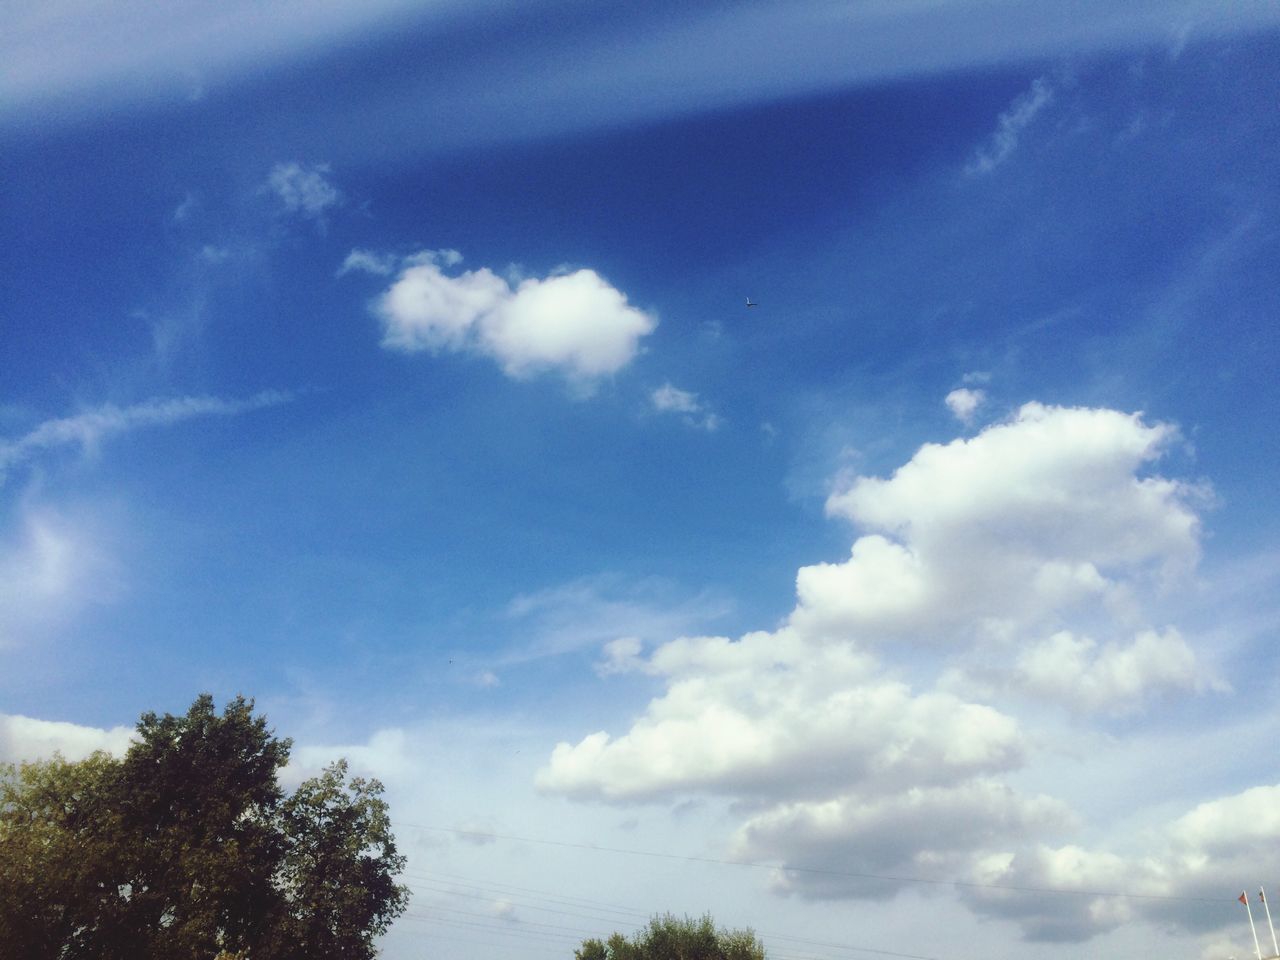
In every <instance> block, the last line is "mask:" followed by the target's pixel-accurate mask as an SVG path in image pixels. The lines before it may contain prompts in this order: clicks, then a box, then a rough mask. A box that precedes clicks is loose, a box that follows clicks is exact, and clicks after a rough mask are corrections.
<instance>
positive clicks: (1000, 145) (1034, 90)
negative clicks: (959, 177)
mask: <svg viewBox="0 0 1280 960" xmlns="http://www.w3.org/2000/svg"><path fill="white" fill-rule="evenodd" d="M1052 101H1053V88H1052V87H1050V86H1049V84H1048V82H1047V81H1046V80H1045V78H1044V77H1038V78H1036V79H1035V80H1034V81H1033V82H1032V84H1031V87H1030V89H1028V90H1027V91H1026V92H1025V93H1023V94H1021V95H1020V96H1019V97H1018V98H1017V99H1016V100H1014V101H1013V103H1012V104H1011V105H1010V106H1009V109H1008V110H1006V111H1005V112H1004V113H1002V114H1000V118H999V120H997V121H996V132H995V133H994V134H992V135H991V139H990V140H989V141H988V142H987V143H985V144H983V145H982V146H981V147H979V148H978V150H977V151H976V152H975V153H974V155H973V159H972V160H970V161H969V163H968V164H967V165H966V166H965V168H964V172H965V173H967V174H968V175H970V176H980V175H982V174H986V173H990V172H991V171H992V170H994V169H995V168H996V167H998V166H1000V164H1002V163H1004V162H1005V161H1006V160H1008V159H1009V157H1010V156H1012V155H1013V151H1014V150H1016V149H1017V148H1018V139H1019V138H1020V137H1021V136H1022V131H1023V130H1025V129H1026V128H1027V127H1028V126H1029V125H1030V124H1031V122H1032V121H1033V120H1034V119H1035V118H1036V116H1037V115H1038V114H1039V113H1040V112H1041V111H1042V110H1043V109H1044V108H1045V107H1047V106H1048V105H1049V104H1050V103H1051V102H1052Z"/></svg>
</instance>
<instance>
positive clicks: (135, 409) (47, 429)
mask: <svg viewBox="0 0 1280 960" xmlns="http://www.w3.org/2000/svg"><path fill="white" fill-rule="evenodd" d="M289 399H291V398H290V396H289V394H287V393H281V392H279V391H275V390H269V391H264V392H263V393H259V394H257V395H256V396H253V397H249V398H248V399H245V400H224V399H220V398H218V397H176V398H172V399H167V400H161V399H154V400H147V401H144V402H142V403H136V404H133V405H132V406H128V407H118V406H116V405H115V404H110V403H108V404H104V405H103V406H101V407H97V408H95V409H93V410H86V411H84V412H82V413H78V414H75V415H74V416H70V417H60V418H58V419H55V420H46V421H45V422H43V423H41V424H39V425H38V426H36V427H35V428H34V429H32V430H31V431H29V432H28V433H27V434H25V435H24V436H21V437H19V438H17V439H16V440H0V483H3V481H4V476H5V473H6V472H7V471H8V470H9V469H11V468H12V467H14V466H16V465H17V464H20V463H22V462H24V461H26V460H29V459H31V458H32V457H33V456H35V455H36V454H37V453H39V452H41V451H44V450H50V449H54V448H57V447H62V446H79V447H80V448H81V449H82V450H83V451H85V452H86V453H93V452H95V451H96V450H97V448H98V447H99V445H100V444H101V443H102V442H103V441H104V440H106V439H107V438H109V437H113V436H116V435H118V434H121V433H125V432H128V431H129V430H133V429H136V428H138V427H147V426H168V425H170V424H174V423H180V422H181V421H184V420H190V419H193V418H195V417H207V416H233V415H235V414H240V413H247V412H249V411H252V410H260V409H262V408H264V407H271V406H275V405H277V404H280V403H285V402H287V401H288V400H289Z"/></svg>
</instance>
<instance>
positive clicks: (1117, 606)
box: [536, 397, 1280, 940]
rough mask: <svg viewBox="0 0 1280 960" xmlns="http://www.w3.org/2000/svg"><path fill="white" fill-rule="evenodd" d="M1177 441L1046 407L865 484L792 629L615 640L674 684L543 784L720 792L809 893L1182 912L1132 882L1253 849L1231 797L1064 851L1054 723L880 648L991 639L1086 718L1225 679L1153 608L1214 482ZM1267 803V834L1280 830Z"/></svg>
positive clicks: (556, 755) (1037, 933)
mask: <svg viewBox="0 0 1280 960" xmlns="http://www.w3.org/2000/svg"><path fill="white" fill-rule="evenodd" d="M675 399H677V400H678V399H679V398H678V397H677V398H675ZM1177 435H1178V434H1177V431H1176V430H1175V429H1174V428H1173V427H1171V426H1169V425H1166V424H1159V423H1156V424H1150V423H1147V422H1145V421H1144V419H1143V418H1142V416H1141V415H1138V414H1124V413H1120V412H1117V411H1112V410H1102V409H1080V408H1059V407H1047V406H1043V405H1040V404H1027V405H1026V406H1024V407H1023V408H1022V409H1021V410H1019V411H1018V412H1017V413H1016V414H1015V415H1014V416H1013V417H1012V418H1011V419H1009V420H1008V421H1006V422H1003V423H999V424H995V425H991V426H988V427H986V428H984V429H983V430H982V431H981V432H979V433H978V434H977V435H976V436H974V437H971V438H968V439H958V440H955V441H953V442H951V443H948V444H928V445H925V446H923V447H921V448H920V449H919V450H918V451H917V452H916V454H915V455H914V456H913V457H912V458H911V459H910V460H909V461H908V462H907V463H905V464H904V465H903V466H902V467H900V468H899V469H898V470H897V471H895V472H894V473H893V474H892V476H890V477H888V478H880V477H871V476H861V477H853V478H851V479H849V480H848V481H847V482H845V483H844V484H843V485H842V486H841V487H840V488H839V489H838V490H837V491H836V492H835V493H834V494H833V495H832V496H831V497H830V500H829V502H828V511H829V513H830V514H832V515H833V516H840V517H844V518H846V519H848V520H851V521H852V522H853V523H854V524H855V525H857V527H858V528H859V531H860V535H858V536H857V537H856V539H855V540H854V543H853V545H852V549H851V552H850V557H849V559H848V560H847V561H844V562H843V563H834V564H815V565H812V566H808V567H804V568H802V569H801V570H800V571H799V572H798V575H797V582H796V594H797V602H796V606H795V609H794V610H793V611H792V613H791V614H790V616H789V617H788V618H787V619H786V620H785V621H784V624H783V626H781V627H780V628H778V629H776V630H772V631H760V632H755V633H748V634H745V635H744V636H742V637H741V638H740V639H737V640H732V639H729V638H726V637H705V636H694V637H681V638H679V639H676V640H670V641H667V642H665V643H659V644H658V645H657V646H652V641H651V643H650V645H649V646H648V649H650V650H651V652H650V653H649V654H648V655H647V656H644V655H643V651H644V650H645V649H646V647H645V646H642V645H641V644H639V643H637V642H634V641H632V640H630V639H626V638H625V637H624V638H623V639H615V640H614V641H613V642H612V643H610V644H609V645H608V646H607V647H606V648H605V658H604V660H603V661H602V662H601V663H600V664H598V665H597V670H598V672H599V673H600V674H601V675H604V676H607V675H609V674H612V673H618V672H624V671H630V672H637V673H641V674H647V675H649V676H651V677H653V678H655V680H656V681H657V682H659V683H661V684H662V688H661V692H659V693H658V694H657V695H656V696H655V697H654V698H653V699H652V700H651V701H650V702H649V704H648V705H647V707H646V708H645V710H644V711H643V712H642V713H641V714H640V715H639V716H638V717H637V718H636V719H634V720H633V721H632V723H631V724H630V726H629V728H628V729H626V730H624V731H623V732H622V733H620V734H614V733H611V732H609V731H606V730H599V731H596V732H594V733H591V734H589V735H587V736H584V737H581V738H580V739H578V740H577V741H576V742H561V743H558V744H557V745H556V747H555V748H554V750H553V751H552V753H551V755H550V758H549V759H548V761H547V763H546V764H545V765H544V766H543V768H542V769H541V770H540V771H539V773H538V775H537V779H536V784H537V786H538V787H539V788H540V789H541V790H543V791H546V792H551V793H556V794H561V795H566V796H569V797H572V798H577V799H583V800H596V801H606V802H610V803H626V802H654V801H665V802H675V801H678V800H681V799H685V798H690V797H699V796H702V797H719V798H723V800H725V801H727V807H726V808H725V809H726V812H727V815H728V816H730V817H734V816H736V817H737V818H738V819H739V825H738V829H737V831H736V833H735V835H734V839H733V841H732V850H733V854H734V856H738V857H746V858H749V859H752V860H765V861H770V862H775V863H777V864H779V872H778V873H777V875H776V888H777V889H779V890H780V891H783V892H793V893H796V894H798V895H800V896H803V897H812V898H827V897H857V898H872V899H875V898H883V897H886V896H889V895H892V894H893V893H894V892H896V891H897V890H899V889H901V888H902V887H904V886H906V885H907V878H921V879H924V880H930V879H932V880H934V881H941V882H945V881H946V880H948V879H952V880H957V881H960V882H961V883H962V884H975V885H977V886H962V887H961V889H962V890H963V891H964V892H963V899H964V902H965V903H966V904H967V905H968V906H969V907H970V908H971V909H972V910H973V911H974V912H976V913H978V914H980V915H984V916H1001V917H1005V918H1007V919H1009V920H1011V921H1013V922H1015V923H1017V924H1019V925H1020V928H1021V929H1022V931H1023V933H1024V934H1025V935H1026V936H1027V937H1029V938H1033V939H1045V940H1078V939H1086V938H1088V937H1090V936H1094V935H1096V934H1098V933H1101V932H1104V931H1107V930H1111V929H1114V928H1115V927H1117V926H1118V925H1120V924H1122V923H1124V922H1126V921H1127V920H1128V919H1131V918H1134V917H1139V918H1147V919H1153V920H1154V919H1158V918H1160V917H1162V916H1163V914H1161V913H1160V912H1159V911H1160V909H1162V907H1161V906H1160V905H1161V904H1164V903H1165V901H1151V904H1147V905H1144V904H1145V901H1144V902H1141V903H1138V902H1135V901H1132V899H1126V898H1125V897H1122V896H1118V895H1117V894H1119V893H1125V892H1131V893H1140V894H1145V895H1150V896H1163V895H1169V894H1171V893H1172V894H1177V895H1182V894H1186V893H1187V891H1189V890H1192V888H1193V887H1194V885H1195V883H1193V882H1192V881H1191V880H1189V881H1187V882H1186V883H1183V882H1182V881H1177V880H1176V879H1173V878H1175V876H1176V874H1177V870H1178V869H1189V868H1187V864H1194V863H1196V862H1198V861H1197V859H1196V858H1197V857H1201V858H1207V857H1212V856H1217V852H1215V848H1214V847H1213V843H1214V842H1217V843H1218V844H1219V846H1220V848H1221V850H1222V851H1225V850H1226V849H1227V847H1228V846H1229V842H1236V841H1237V840H1239V838H1238V837H1236V836H1235V835H1232V836H1230V837H1228V836H1227V835H1226V834H1225V833H1224V832H1222V830H1221V827H1220V824H1221V823H1223V822H1225V821H1226V820H1228V819H1230V818H1231V817H1232V816H1233V815H1235V814H1236V812H1237V811H1235V810H1234V808H1231V809H1228V807H1229V806H1230V805H1227V806H1224V807H1222V808H1221V809H1220V808H1219V807H1210V808H1208V811H1207V812H1200V813H1197V814H1195V816H1192V815H1188V818H1185V819H1184V820H1183V821H1179V823H1178V825H1176V826H1175V827H1173V828H1171V829H1168V830H1166V831H1165V832H1164V833H1157V834H1156V835H1155V836H1154V839H1153V840H1152V841H1151V848H1152V850H1153V852H1152V853H1150V854H1149V855H1144V856H1130V855H1127V854H1125V853H1121V852H1113V851H1110V850H1107V849H1105V848H1101V847H1100V848H1099V849H1095V850H1089V849H1086V848H1084V847H1083V846H1078V845H1073V844H1072V843H1070V842H1064V841H1069V840H1072V839H1075V837H1074V836H1073V835H1074V834H1077V833H1080V832H1082V831H1083V824H1082V821H1081V820H1080V818H1079V816H1078V814H1077V813H1075V812H1074V811H1073V809H1072V808H1071V806H1070V805H1069V804H1068V803H1067V802H1066V801H1064V800H1062V799H1060V798H1055V797H1054V796H1051V795H1049V794H1046V793H1043V792H1041V791H1036V790H1035V789H1023V788H1021V787H1019V786H1017V785H1016V784H1018V783H1025V784H1028V785H1029V784H1033V783H1035V777H1036V776H1042V775H1043V774H1042V772H1041V771H1042V768H1040V767H1037V766H1036V764H1037V763H1038V762H1039V751H1041V750H1043V749H1045V748H1046V747H1047V746H1048V745H1049V744H1050V743H1051V742H1052V741H1051V739H1050V738H1047V737H1046V736H1045V735H1044V731H1042V730H1036V729H1031V728H1024V721H1021V720H1020V719H1019V718H1017V717H1015V716H1013V715H1011V714H1010V713H1007V712H1004V711H1003V710H1001V709H997V708H996V707H994V706H991V705H988V704H987V703H985V702H981V701H980V700H977V699H966V698H965V697H964V696H962V695H960V694H959V693H958V692H956V691H955V690H951V691H948V690H947V689H944V688H943V687H942V686H941V685H940V683H935V684H934V685H933V686H932V687H931V686H930V685H929V682H928V675H927V673H923V672H922V673H920V674H913V675H916V676H918V678H919V679H918V682H917V684H916V685H914V686H913V685H908V684H907V683H906V682H904V680H903V679H902V678H901V677H900V676H899V675H898V673H897V671H896V670H895V669H893V668H892V667H891V666H890V665H889V664H886V663H884V662H882V661H881V660H880V659H879V657H880V656H886V655H898V654H899V653H900V652H902V651H904V650H905V649H906V646H905V645H906V644H910V643H923V644H928V645H931V646H932V647H933V649H935V650H940V651H943V652H944V653H953V654H954V655H956V656H962V655H965V654H970V653H975V652H978V651H982V652H984V653H985V654H986V655H987V656H989V657H994V658H995V660H996V662H997V663H998V664H1000V669H1001V670H1003V676H1004V678H1005V682H1006V683H1007V684H1008V685H1009V686H1010V687H1013V688H1016V689H1018V690H1020V691H1021V692H1023V693H1025V694H1030V695H1031V696H1032V697H1034V698H1035V701H1036V702H1037V703H1038V702H1040V701H1055V700H1056V701H1060V702H1063V703H1065V704H1067V705H1068V706H1069V707H1070V709H1072V710H1073V711H1074V714H1075V716H1074V719H1075V720H1076V721H1077V722H1084V721H1086V720H1087V719H1088V718H1089V716H1090V715H1091V714H1097V713H1102V714H1112V713H1124V712H1128V711H1133V710H1135V709H1137V708H1138V707H1139V706H1140V705H1141V704H1143V703H1144V702H1145V701H1146V699H1147V698H1149V697H1151V696H1153V695H1156V694H1162V695H1174V694H1185V693H1188V692H1193V691H1197V690H1201V689H1204V688H1206V687H1208V686H1211V685H1212V681H1211V680H1210V679H1208V677H1209V674H1208V672H1207V671H1206V670H1205V669H1204V667H1203V666H1202V664H1201V663H1200V662H1199V660H1198V658H1197V656H1196V655H1195V653H1194V651H1193V650H1192V649H1191V646H1190V644H1188V643H1187V641H1186V640H1184V639H1183V637H1182V635H1181V634H1180V633H1179V631H1178V630H1177V629H1176V628H1174V627H1161V628H1160V629H1155V628H1152V627H1150V626H1148V625H1145V624H1144V623H1143V620H1144V610H1145V608H1146V605H1147V604H1148V603H1150V602H1151V601H1153V600H1154V599H1156V598H1158V597H1160V596H1161V591H1162V590H1163V589H1165V586H1166V584H1169V583H1174V582H1178V578H1180V577H1185V576H1186V575H1187V574H1188V573H1189V572H1190V571H1191V569H1192V568H1193V567H1194V565H1195V563H1196V561H1197V558H1198V554H1199V543H1198V538H1199V519H1198V516H1197V514H1196V512H1195V509H1194V507H1195V505H1196V504H1197V503H1199V502H1201V497H1202V494H1203V491H1202V490H1201V489H1200V488H1199V487H1197V486H1195V485H1190V484H1184V483H1182V482H1179V481H1176V480H1172V479H1168V478H1165V477H1161V476H1158V475H1153V474H1151V473H1150V467H1151V465H1152V464H1153V463H1154V462H1155V461H1156V460H1158V459H1159V458H1160V457H1161V456H1162V455H1163V452H1164V451H1165V449H1166V448H1167V447H1168V446H1169V444H1170V443H1171V442H1173V441H1174V440H1175V439H1176V437H1177ZM1086 625H1087V626H1088V627H1089V629H1086ZM1095 628H1096V629H1095ZM1104 628H1105V630H1106V632H1105V633H1104V634H1099V633H1098V630H1101V629H1104ZM1092 635H1105V636H1108V637H1124V638H1131V639H1126V640H1123V641H1109V642H1103V643H1098V642H1094V641H1093V640H1091V639H1088V638H1089V637H1090V636H1092ZM1046 637H1047V638H1048V639H1044V638H1046ZM1036 638H1040V639H1036ZM912 663H913V666H914V667H915V668H916V669H917V670H919V669H921V667H922V666H923V665H922V664H920V663H917V662H915V661H912ZM944 666H945V663H944V664H940V665H939V673H938V678H939V681H941V680H943V679H945V677H946V671H945V669H942V668H943V667H944ZM975 689H976V688H975ZM1032 716H1033V717H1035V718H1036V719H1037V720H1038V719H1039V717H1040V716H1041V715H1040V714H1035V713H1033V714H1032ZM1246 800H1247V802H1248V803H1250V804H1260V803H1263V802H1265V798H1263V799H1255V798H1253V797H1247V798H1246ZM1242 802H1245V801H1242ZM1240 813H1241V815H1244V811H1240ZM1271 819H1273V818H1271V817H1270V815H1269V814H1268V815H1266V817H1263V818H1262V822H1261V825H1260V826H1258V827H1256V829H1255V831H1254V833H1253V834H1251V835H1250V836H1252V837H1253V839H1254V841H1255V842H1262V840H1263V838H1264V837H1267V836H1270V835H1271V832H1272V830H1273V829H1280V827H1273V825H1272V824H1271V823H1270V820H1271ZM1202 825H1203V826H1202ZM1210 837H1214V838H1217V839H1216V840H1214V841H1211V840H1210V839H1208V838H1210ZM1232 849H1234V848H1232ZM1277 849H1280V847H1277ZM792 867H794V868H796V869H794V870H792V869H788V868H792ZM1198 869H1199V868H1196V870H1198ZM1214 869H1215V870H1216V869H1217V868H1214ZM1196 870H1192V872H1191V874H1189V876H1192V877H1193V880H1194V881H1195V882H1207V877H1208V873H1200V874H1197V873H1196ZM824 871H825V872H824ZM1210 872H1212V871H1210ZM852 874H861V876H852ZM1215 876H1216V874H1215ZM893 878H897V879H896V880H895V879H893ZM983 884H986V885H987V886H982V885H983ZM1037 888H1052V889H1062V890H1065V891H1067V893H1066V894H1065V895H1057V894H1055V895H1053V896H1051V897H1048V899H1047V900H1046V895H1045V894H1043V893H1039V892H1037ZM1064 900H1065V901H1068V902H1067V903H1066V905H1065V906H1064V905H1063V901H1064ZM1152 904H1154V905H1152ZM1177 906H1179V907H1186V903H1184V902H1182V901H1179V902H1178V903H1177ZM1180 922H1182V923H1184V924H1185V925H1188V926H1189V927H1196V925H1197V924H1199V925H1200V926H1199V927H1198V928H1201V929H1204V928H1208V926H1211V925H1212V924H1211V923H1208V922H1207V921H1205V920H1204V919H1203V918H1199V919H1193V918H1187V919H1185V920H1183V921H1180Z"/></svg>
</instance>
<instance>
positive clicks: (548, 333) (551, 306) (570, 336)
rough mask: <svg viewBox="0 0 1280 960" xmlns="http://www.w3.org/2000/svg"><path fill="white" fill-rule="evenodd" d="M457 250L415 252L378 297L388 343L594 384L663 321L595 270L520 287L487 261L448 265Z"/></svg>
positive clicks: (511, 371)
mask: <svg viewBox="0 0 1280 960" xmlns="http://www.w3.org/2000/svg"><path fill="white" fill-rule="evenodd" d="M452 253H453V252H452V251H445V252H444V254H441V253H436V252H428V253H424V254H419V255H417V256H415V257H411V258H409V259H408V260H407V261H405V263H404V265H403V266H402V268H401V269H400V272H399V275H398V276H397V277H396V279H395V281H394V282H393V283H392V284H391V286H390V287H389V288H388V289H387V290H386V291H385V292H383V294H382V295H381V296H380V297H379V298H378V300H377V302H376V304H375V311H376V313H377V314H378V316H379V318H380V319H381V320H382V323H383V339H382V345H383V346H384V347H386V348H387V349H389V350H397V351H401V352H405V353H414V352H419V351H430V352H432V353H439V352H442V351H453V352H470V353H478V354H482V355H485V356H488V357H492V358H493V359H494V360H496V361H497V362H498V364H499V365H500V366H501V367H502V369H503V371H504V372H505V373H506V374H507V375H508V376H510V377H514V378H518V379H523V378H527V377H530V376H533V375H534V374H537V373H540V372H543V371H548V370H552V371H557V372H560V373H562V374H564V375H565V376H566V377H568V378H569V379H571V380H574V381H576V382H579V383H590V382H592V381H595V380H597V379H599V378H600V377H604V376H608V375H609V374H613V373H616V372H617V371H619V370H621V369H622V368H623V367H625V366H626V365H627V364H628V363H630V362H631V360H632V359H633V358H634V357H635V356H636V354H637V352H638V351H639V349H640V341H641V338H643V337H645V336H647V335H648V334H650V333H652V332H653V330H654V328H655V327H656V326H657V321H656V320H655V319H654V318H653V317H652V316H650V315H649V314H647V313H645V312H644V311H642V310H639V309H637V308H635V307H633V306H631V305H630V304H629V303H628V302H627V298H626V296H625V295H624V294H623V293H622V292H621V291H619V290H617V289H616V288H614V287H613V286H611V285H610V284H609V283H608V282H607V281H606V280H605V279H604V278H603V277H601V276H600V275H599V274H598V273H596V272H595V271H594V270H588V269H581V270H576V271H574V272H572V273H562V274H553V275H551V276H549V277H546V278H543V279H538V278H528V279H524V280H521V281H519V282H517V283H515V284H514V285H513V284H512V283H511V282H509V281H508V280H506V279H504V278H503V277H500V276H498V275H497V274H496V273H494V272H493V271H492V270H489V269H488V268H487V267H481V268H480V269H478V270H464V271H462V272H460V273H450V272H446V271H447V270H449V268H451V267H454V266H456V262H457V261H456V259H455V258H456V254H455V255H453V256H448V255H447V254H452ZM348 262H349V263H350V258H348ZM358 266H359V267H360V268H364V269H367V266H366V265H365V264H364V263H362V264H359V265H358Z"/></svg>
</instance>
